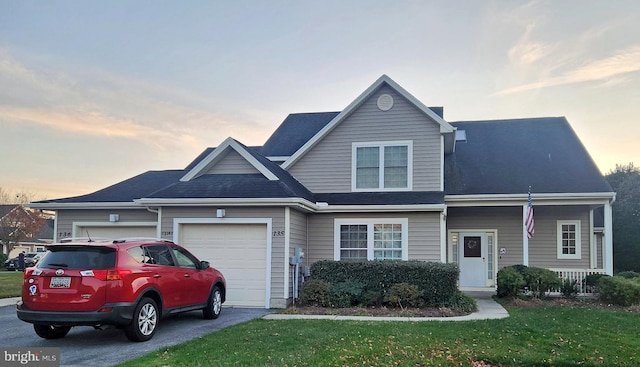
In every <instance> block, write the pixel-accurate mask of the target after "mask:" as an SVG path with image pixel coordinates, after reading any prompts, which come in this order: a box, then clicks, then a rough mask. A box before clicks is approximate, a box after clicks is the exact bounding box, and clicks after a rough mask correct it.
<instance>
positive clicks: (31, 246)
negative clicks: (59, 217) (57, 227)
mask: <svg viewBox="0 0 640 367" xmlns="http://www.w3.org/2000/svg"><path fill="white" fill-rule="evenodd" d="M54 222H55V221H54V220H53V219H46V220H45V222H44V224H43V225H42V228H41V229H40V232H39V233H38V234H36V235H35V236H33V237H32V238H28V239H25V240H23V241H20V244H19V245H17V246H15V247H14V248H13V250H11V253H10V254H9V258H13V257H16V256H18V254H20V252H22V251H24V252H45V251H46V245H48V244H50V243H52V242H53V226H54Z"/></svg>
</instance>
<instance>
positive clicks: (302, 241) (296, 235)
mask: <svg viewBox="0 0 640 367" xmlns="http://www.w3.org/2000/svg"><path fill="white" fill-rule="evenodd" d="M289 231H290V233H289V255H288V256H293V255H294V253H295V249H296V248H298V247H300V248H302V250H303V251H304V253H305V257H306V256H308V255H307V253H308V248H307V215H306V214H305V213H302V212H299V211H297V210H293V209H292V210H291V211H290V214H289ZM304 262H305V260H304V258H303V260H302V263H301V264H300V265H301V267H300V269H299V270H300V271H301V272H302V271H303V270H304V269H303V268H302V267H303V266H304V265H305V263H304ZM300 279H302V277H301V276H300V277H299V280H300ZM294 282H295V266H289V285H288V286H289V297H293V284H294Z"/></svg>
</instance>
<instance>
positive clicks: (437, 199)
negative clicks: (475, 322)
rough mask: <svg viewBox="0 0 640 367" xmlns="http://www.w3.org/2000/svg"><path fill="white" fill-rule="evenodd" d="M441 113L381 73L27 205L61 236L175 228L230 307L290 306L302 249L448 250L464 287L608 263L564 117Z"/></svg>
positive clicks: (603, 228) (170, 235)
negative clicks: (175, 158)
mask: <svg viewBox="0 0 640 367" xmlns="http://www.w3.org/2000/svg"><path fill="white" fill-rule="evenodd" d="M442 112H443V110H442V108H429V107H427V106H426V105H424V104H423V103H422V102H420V101H419V100H417V99H416V98H415V97H414V96H412V95H411V94H410V93H409V92H407V91H406V90H404V89H403V88H402V87H401V86H399V85H398V84H397V83H395V82H394V81H393V80H391V79H390V78H389V77H387V76H385V75H383V76H382V77H380V78H379V79H378V80H377V81H375V83H373V84H372V85H371V86H370V87H369V88H367V89H366V90H365V91H364V92H363V93H362V94H361V95H360V96H358V97H357V98H356V99H355V100H354V101H353V102H351V104H349V105H348V106H347V107H346V108H345V109H344V110H342V111H340V112H327V113H302V114H292V115H289V116H288V117H287V118H286V119H285V120H284V121H283V122H282V124H281V125H280V126H279V127H278V128H277V130H276V131H275V132H274V133H273V135H272V136H271V137H270V138H269V139H268V140H267V141H266V142H265V144H264V145H263V146H261V147H247V146H245V145H243V144H242V143H240V142H239V141H237V140H234V139H232V138H228V139H227V140H225V141H224V142H222V143H221V144H220V145H219V146H218V147H216V148H208V149H206V150H205V151H204V152H203V153H202V154H200V156H198V157H197V158H196V159H195V160H194V161H193V162H192V163H191V164H189V166H187V167H186V168H185V169H180V170H167V171H149V172H145V173H143V174H141V175H138V176H136V177H132V178H130V179H128V180H125V181H123V182H120V183H117V184H115V185H113V186H110V187H107V188H105V189H102V190H99V191H97V192H94V193H92V194H88V195H84V196H78V197H71V198H63V199H57V200H46V201H39V202H35V203H31V206H32V207H34V208H42V209H50V210H55V211H56V213H57V215H56V225H55V230H56V236H57V238H62V237H81V236H86V235H87V234H89V235H90V236H92V237H132V236H134V237H140V236H146V237H162V238H166V239H170V240H173V241H175V242H178V243H180V244H182V245H184V246H185V247H187V248H189V249H190V250H192V251H193V252H194V253H195V254H196V255H198V256H199V257H200V258H202V259H204V260H208V261H210V262H211V263H212V265H213V266H215V267H217V268H219V269H220V270H222V272H223V273H224V275H225V276H226V277H227V281H228V297H227V300H228V304H230V305H238V306H256V307H267V308H269V307H284V306H285V305H286V304H287V302H289V301H290V300H291V298H292V296H293V294H292V289H293V286H292V284H293V280H294V279H295V277H294V273H293V269H294V267H293V266H292V265H291V264H290V256H292V255H293V254H294V252H295V249H297V248H301V249H302V251H303V252H304V254H305V256H304V258H303V266H302V267H301V268H302V269H303V271H304V269H305V266H308V265H310V264H311V263H313V262H315V261H317V260H321V259H335V260H343V259H350V260H352V259H358V260H359V259H367V260H374V259H375V260H385V259H397V260H423V261H439V262H454V263H457V264H458V265H459V267H460V286H461V287H463V288H477V289H490V288H492V287H495V284H496V274H497V271H498V270H499V269H500V268H501V267H504V266H507V265H513V264H526V265H530V266H538V267H545V268H551V269H554V270H556V271H563V272H567V271H569V272H578V273H586V272H596V271H597V272H606V273H609V274H611V273H612V271H613V266H612V264H613V259H612V242H611V203H612V202H613V200H614V199H615V194H614V193H613V192H612V189H611V187H610V186H609V184H608V183H607V182H606V181H605V179H604V177H603V176H602V174H601V173H600V172H599V170H598V169H597V167H596V166H595V164H594V162H593V161H592V159H591V158H590V156H589V154H588V152H587V151H586V150H585V148H584V146H583V145H582V143H581V142H580V140H579V139H578V137H577V136H576V134H575V133H574V132H573V130H572V128H571V127H570V126H569V124H568V122H567V120H566V119H565V118H563V117H552V118H528V119H513V120H495V121H465V122H447V121H446V120H445V119H444V118H443V114H442ZM529 190H531V199H532V203H533V207H534V212H535V216H534V220H535V225H534V230H535V234H534V235H533V237H531V238H529V236H528V233H527V228H526V225H525V222H526V218H527V212H528V192H529ZM596 209H597V210H598V211H599V213H603V218H602V219H603V224H601V225H599V226H598V227H596V226H595V225H594V210H596ZM596 219H599V218H596Z"/></svg>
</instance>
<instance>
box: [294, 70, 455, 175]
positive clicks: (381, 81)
mask: <svg viewBox="0 0 640 367" xmlns="http://www.w3.org/2000/svg"><path fill="white" fill-rule="evenodd" d="M383 85H388V86H389V87H390V88H392V89H394V90H395V91H396V92H397V93H398V94H400V95H401V96H403V97H404V98H406V99H407V100H408V101H409V102H410V103H411V104H413V105H414V106H415V107H416V108H417V109H418V110H419V111H421V112H422V113H424V114H425V115H426V116H428V117H429V118H430V119H431V120H433V121H435V122H436V123H437V124H438V125H440V133H441V134H444V135H445V151H452V150H453V144H454V139H455V136H454V135H455V134H454V132H455V128H454V127H453V126H452V125H450V124H449V123H448V122H446V121H445V120H444V119H443V118H442V117H441V116H439V115H438V114H437V113H436V112H434V111H432V110H431V109H430V108H429V107H427V106H426V105H424V104H423V103H422V102H420V101H419V100H418V99H417V98H415V97H414V96H413V95H411V94H410V93H409V92H407V91H406V90H405V89H404V88H402V87H401V86H400V85H399V84H398V83H396V82H395V81H393V80H392V79H391V78H389V77H388V76H387V75H382V76H381V77H380V78H378V80H376V81H375V82H374V83H373V84H372V85H371V86H370V87H369V88H367V89H366V90H365V91H364V92H363V93H362V94H360V95H359V96H358V98H356V99H355V100H354V101H353V102H351V103H350V104H349V105H348V106H347V107H346V108H345V109H344V110H343V111H342V112H340V113H339V114H338V115H336V117H334V118H333V120H331V121H330V122H329V123H328V124H326V125H325V126H324V127H323V128H322V129H321V130H320V131H318V133H316V134H315V135H314V136H313V137H312V138H311V139H310V140H308V141H307V142H306V143H305V144H304V145H303V146H302V147H300V148H299V149H298V150H297V151H296V152H295V153H294V154H293V155H291V157H290V158H289V159H287V160H286V161H285V162H284V163H283V164H282V168H284V169H287V168H289V167H291V166H292V165H293V164H294V163H296V162H297V161H298V160H299V159H300V158H301V157H302V156H303V155H305V154H306V153H307V152H308V151H309V150H310V149H311V148H313V147H314V146H315V145H316V144H318V142H320V140H322V139H323V138H324V137H325V136H326V135H327V134H329V133H330V132H331V131H332V130H333V129H335V128H336V127H337V126H338V125H339V124H340V123H341V122H342V121H344V120H345V119H346V118H347V117H349V116H350V115H351V114H352V113H353V112H354V111H355V110H356V109H358V107H360V106H361V105H362V104H363V103H364V102H365V101H366V100H367V99H368V98H369V97H371V96H372V95H373V94H374V93H375V92H376V91H377V90H378V89H380V88H381V87H382V86H383Z"/></svg>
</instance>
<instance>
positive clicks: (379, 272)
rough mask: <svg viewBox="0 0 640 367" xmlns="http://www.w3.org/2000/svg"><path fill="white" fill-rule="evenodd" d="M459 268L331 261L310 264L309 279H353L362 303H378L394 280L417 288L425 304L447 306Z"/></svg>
mask: <svg viewBox="0 0 640 367" xmlns="http://www.w3.org/2000/svg"><path fill="white" fill-rule="evenodd" d="M459 274H460V271H459V269H458V266H457V265H455V264H444V263H438V262H423V261H389V260H385V261H331V260H321V261H318V262H316V263H314V264H312V265H311V278H313V279H318V280H323V281H325V282H327V283H331V284H337V283H340V282H346V281H355V282H359V283H361V284H362V285H363V292H362V294H363V296H362V303H363V304H364V305H367V306H371V305H380V304H381V303H382V302H383V301H384V299H385V297H386V296H387V295H388V294H389V291H390V289H391V287H392V286H393V285H394V284H397V283H408V284H413V285H415V286H417V287H418V289H419V290H420V291H421V292H422V299H423V302H424V304H425V305H426V306H428V307H442V306H450V303H451V302H452V301H453V300H454V299H455V295H456V294H457V292H458V277H459Z"/></svg>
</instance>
